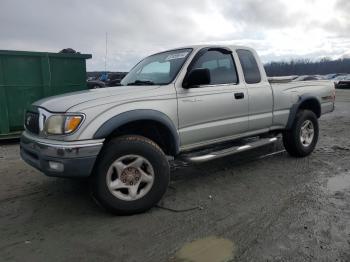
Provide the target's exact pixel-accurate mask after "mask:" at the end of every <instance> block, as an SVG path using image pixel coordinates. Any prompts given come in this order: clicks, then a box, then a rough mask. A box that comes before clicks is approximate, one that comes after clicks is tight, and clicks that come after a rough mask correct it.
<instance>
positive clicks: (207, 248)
mask: <svg viewBox="0 0 350 262" xmlns="http://www.w3.org/2000/svg"><path fill="white" fill-rule="evenodd" d="M233 250H234V246H233V242H232V241H231V240H228V239H225V238H217V237H215V236H210V237H206V238H201V239H198V240H195V241H193V242H191V243H188V244H186V245H184V246H183V247H182V248H181V249H180V250H179V251H178V252H177V253H176V258H175V261H178V262H180V261H181V262H225V261H229V260H230V259H232V258H233Z"/></svg>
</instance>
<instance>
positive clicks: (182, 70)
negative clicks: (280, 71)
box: [20, 45, 335, 215]
mask: <svg viewBox="0 0 350 262" xmlns="http://www.w3.org/2000/svg"><path fill="white" fill-rule="evenodd" d="M334 100H335V89H334V84H333V83H332V82H330V81H308V82H288V83H271V84H270V83H269V81H268V78H267V76H266V73H265V70H264V67H263V64H262V63H261V61H260V59H259V57H258V55H257V53H256V52H255V51H254V50H253V49H251V48H248V47H244V46H221V45H210V46H208V45H200V46H189V47H185V48H179V49H173V50H170V51H165V52H161V53H157V54H154V55H151V56H149V57H146V58H145V59H143V60H142V61H141V62H139V63H138V64H137V65H136V66H135V67H134V68H132V70H131V71H130V72H129V73H128V74H127V75H126V77H125V78H124V79H123V80H122V81H121V83H120V84H119V85H118V86H115V87H108V88H103V89H93V90H86V91H80V92H74V93H69V94H64V95H58V96H54V97H50V98H45V99H42V100H40V101H37V102H35V103H34V104H33V105H32V106H31V107H30V108H29V109H28V111H27V112H26V117H25V123H24V125H25V131H24V132H23V134H22V137H21V143H20V146H21V151H20V152H21V157H22V158H23V159H24V160H25V161H26V162H27V163H29V164H30V165H31V166H33V167H35V168H37V169H38V170H40V171H41V172H43V173H45V174H46V175H48V176H53V177H89V179H90V182H91V190H92V195H93V197H94V198H95V199H96V200H97V201H98V202H99V203H100V204H101V205H102V206H103V207H105V208H106V209H107V210H109V211H112V212H114V213H117V214H122V215H126V214H134V213H140V212H143V211H146V210H148V209H150V208H151V207H153V206H154V205H155V204H157V202H159V201H160V199H161V198H162V196H163V195H164V193H165V192H166V189H167V186H168V184H169V176H170V162H171V161H172V160H177V159H180V160H181V161H186V162H190V163H199V162H204V161H209V160H213V159H215V158H219V157H223V156H227V155H231V154H235V153H240V152H243V151H246V150H249V149H252V148H256V147H260V146H263V145H267V144H270V143H275V141H276V140H278V139H279V138H280V137H281V138H282V140H283V144H284V147H285V148H286V150H287V151H288V153H289V154H290V155H292V156H295V157H305V156H307V155H309V154H310V153H311V152H312V151H313V150H314V148H315V145H316V143H317V139H318V136H319V125H318V119H319V118H320V116H321V115H322V114H325V113H328V112H331V111H333V110H334Z"/></svg>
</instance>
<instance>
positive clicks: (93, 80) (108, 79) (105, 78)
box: [87, 72, 127, 89]
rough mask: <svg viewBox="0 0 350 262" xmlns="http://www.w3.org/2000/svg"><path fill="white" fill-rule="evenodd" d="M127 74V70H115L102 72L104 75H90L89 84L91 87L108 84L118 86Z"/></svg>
mask: <svg viewBox="0 0 350 262" xmlns="http://www.w3.org/2000/svg"><path fill="white" fill-rule="evenodd" d="M126 74H127V73H126V72H115V73H107V74H102V77H100V76H97V77H88V79H87V85H88V88H89V89H96V88H103V87H106V86H118V85H119V84H120V81H121V80H122V79H123V78H124V77H125V76H126Z"/></svg>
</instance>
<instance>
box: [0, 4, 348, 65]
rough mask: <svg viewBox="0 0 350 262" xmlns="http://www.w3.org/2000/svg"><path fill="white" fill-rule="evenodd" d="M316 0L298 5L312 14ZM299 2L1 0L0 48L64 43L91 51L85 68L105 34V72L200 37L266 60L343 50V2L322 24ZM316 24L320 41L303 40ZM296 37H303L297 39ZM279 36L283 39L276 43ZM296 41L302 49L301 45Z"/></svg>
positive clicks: (100, 59) (97, 59)
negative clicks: (241, 46) (238, 46)
mask: <svg viewBox="0 0 350 262" xmlns="http://www.w3.org/2000/svg"><path fill="white" fill-rule="evenodd" d="M300 1H302V0H300ZM320 2H321V1H313V2H310V1H306V2H305V3H308V4H309V5H308V8H312V7H313V5H314V7H315V10H314V11H313V12H317V7H318V5H319V4H320ZM288 3H289V4H288ZM310 3H313V5H312V4H311V5H310ZM299 5H300V8H299V9H298V8H297V9H296V8H292V7H293V6H291V4H290V2H289V1H282V0H279V1H263V0H236V1H230V0H217V1H210V0H204V1H203V0H202V1H201V0H177V1H170V0H168V1H164V0H153V1H147V0H135V1H127V0H118V1H113V0H106V1H97V0H85V1H84V0H69V1H68V0H60V1H47V0H31V1H27V0H2V1H1V9H0V49H20V50H38V51H52V52H57V51H59V50H61V49H62V48H65V47H72V48H74V49H76V50H78V51H80V52H84V53H92V54H93V59H91V60H90V61H89V62H88V69H90V70H103V68H104V53H105V33H106V32H108V69H110V70H129V69H130V68H131V67H132V65H133V64H134V63H136V62H137V60H139V59H140V58H142V57H144V56H146V55H148V54H150V53H153V52H157V51H161V50H164V49H167V48H173V47H177V46H182V45H187V44H194V43H203V42H222V43H239V44H247V45H251V46H253V47H255V48H257V49H258V51H259V53H260V54H261V55H262V56H263V59H264V60H266V61H268V60H269V59H275V58H276V59H277V58H279V59H284V58H289V57H293V56H294V57H296V56H309V57H319V56H322V54H325V55H327V56H341V54H342V53H344V52H346V50H347V49H349V47H350V46H349V45H348V44H349V39H350V36H347V32H349V29H350V26H349V22H346V21H350V20H349V19H347V18H348V13H349V11H350V4H349V2H348V1H347V0H338V1H337V3H336V4H335V5H334V10H330V12H332V13H334V16H333V17H332V19H328V20H327V21H323V20H324V19H323V17H320V18H319V19H318V18H317V17H314V16H313V17H309V16H310V14H311V13H310V12H311V11H310V10H307V9H306V8H304V5H302V4H300V3H299ZM316 29H317V30H319V34H318V35H317V36H319V39H318V40H319V42H321V43H320V44H314V45H310V41H312V38H314V35H315V34H316V33H317V32H318V31H317V32H316V33H315V30H316ZM320 30H321V31H320ZM346 31H347V32H346ZM300 34H305V36H303V37H302V40H299V38H298V37H300ZM323 34H324V36H323ZM308 35H310V40H309V39H308V38H307V36H308ZM340 36H342V38H339V37H340ZM286 37H287V38H288V37H289V38H290V41H283V40H284V38H286ZM294 37H295V39H294ZM331 37H333V38H331ZM294 41H295V44H294ZM300 41H305V46H309V45H310V47H308V48H302V47H303V46H302V45H300ZM339 41H342V43H344V44H343V45H340V43H339ZM329 43H331V44H329ZM298 44H299V47H297V45H298ZM337 48H338V49H339V50H338V49H337ZM304 49H305V50H304ZM329 50H332V51H331V52H329Z"/></svg>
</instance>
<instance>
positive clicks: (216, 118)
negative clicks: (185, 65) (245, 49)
mask: <svg viewBox="0 0 350 262" xmlns="http://www.w3.org/2000/svg"><path fill="white" fill-rule="evenodd" d="M189 67H190V68H189V69H188V72H190V71H191V70H193V69H196V68H207V69H209V71H210V83H209V84H207V85H201V86H197V87H194V88H183V87H179V86H177V87H176V91H177V95H178V118H179V135H180V141H181V149H182V150H186V149H190V148H195V147H198V146H202V145H206V144H210V143H215V142H220V141H224V140H228V139H230V138H231V137H234V136H237V135H239V134H241V133H244V132H247V130H248V94H247V89H246V86H245V85H244V83H240V82H239V79H238V74H237V70H236V64H235V59H234V56H233V54H232V52H231V51H228V50H227V49H220V48H211V49H208V50H206V51H205V52H201V51H199V52H198V53H197V55H196V56H195V57H194V58H193V60H192V62H191V64H190V66H189Z"/></svg>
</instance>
